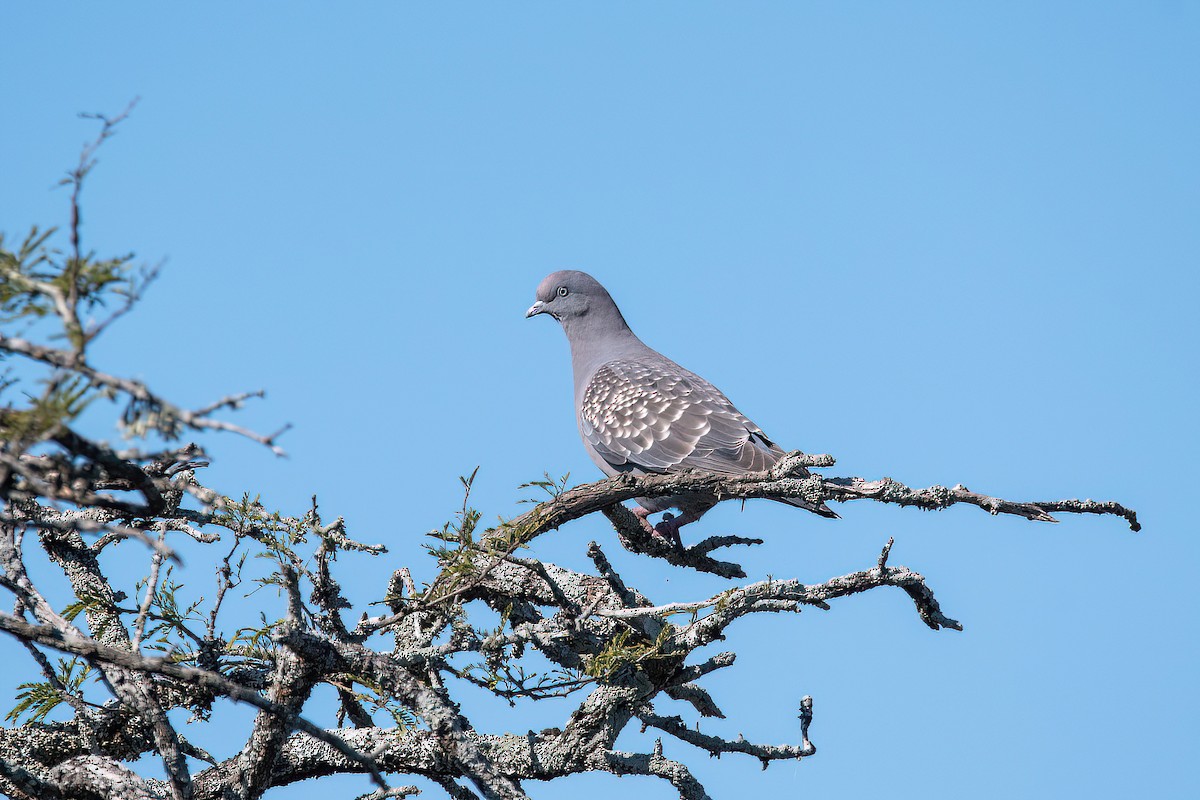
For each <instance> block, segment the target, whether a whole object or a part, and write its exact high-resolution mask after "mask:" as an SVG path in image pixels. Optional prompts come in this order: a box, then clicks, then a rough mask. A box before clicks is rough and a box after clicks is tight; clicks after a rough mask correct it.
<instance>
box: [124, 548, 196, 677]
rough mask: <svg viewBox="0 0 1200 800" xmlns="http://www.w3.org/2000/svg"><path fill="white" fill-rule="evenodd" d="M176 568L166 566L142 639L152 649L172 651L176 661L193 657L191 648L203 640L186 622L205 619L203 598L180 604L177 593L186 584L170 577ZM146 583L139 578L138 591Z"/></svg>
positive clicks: (152, 602)
mask: <svg viewBox="0 0 1200 800" xmlns="http://www.w3.org/2000/svg"><path fill="white" fill-rule="evenodd" d="M173 569H174V567H173V566H168V567H167V571H166V574H165V575H164V576H163V578H162V579H161V580H160V581H159V584H158V589H157V591H155V592H154V596H153V597H152V598H151V600H150V608H151V609H152V610H153V611H154V614H153V616H152V617H151V620H152V621H151V624H150V625H149V626H147V628H146V632H145V637H144V639H143V642H144V643H145V645H146V647H147V648H149V649H151V650H159V651H162V652H171V653H173V654H174V656H173V657H174V658H175V660H177V661H183V660H187V659H190V658H191V653H190V647H191V646H192V645H193V644H198V643H199V641H200V640H199V637H197V636H196V634H194V633H192V631H191V630H190V629H189V628H188V626H187V624H186V623H187V622H188V621H191V622H198V623H202V622H203V621H204V618H203V617H202V616H201V615H200V613H199V608H200V606H201V605H202V604H203V603H204V598H203V597H201V598H199V599H197V600H195V601H194V602H192V603H189V604H188V605H186V606H181V605H180V603H179V598H178V594H179V590H180V589H182V588H183V584H182V583H179V582H178V581H174V580H172V579H171V574H172V570H173ZM144 586H145V581H138V584H137V590H138V592H139V593H140V592H141V590H142V589H143V588H144Z"/></svg>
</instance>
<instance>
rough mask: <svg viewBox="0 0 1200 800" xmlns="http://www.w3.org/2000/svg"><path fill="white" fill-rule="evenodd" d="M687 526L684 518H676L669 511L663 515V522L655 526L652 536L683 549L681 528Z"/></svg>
mask: <svg viewBox="0 0 1200 800" xmlns="http://www.w3.org/2000/svg"><path fill="white" fill-rule="evenodd" d="M685 524H686V522H684V521H683V517H676V516H675V515H674V514H672V513H671V512H669V511H668V512H667V513H666V514H663V518H662V522H660V523H658V524H657V525H655V526H654V528H653V529H652V530H653V533H652V534H651V535H652V536H654V538H656V539H660V540H662V541H664V542H666V543H667V544H669V545H671V546H673V547H676V548H680V549H682V548H683V540H682V539H680V538H679V528H680V526H682V525H685Z"/></svg>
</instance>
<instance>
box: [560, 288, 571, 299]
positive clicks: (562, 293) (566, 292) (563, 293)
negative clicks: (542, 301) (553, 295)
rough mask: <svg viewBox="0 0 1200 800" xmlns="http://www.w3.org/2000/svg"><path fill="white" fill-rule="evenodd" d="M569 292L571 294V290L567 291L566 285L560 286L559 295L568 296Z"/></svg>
mask: <svg viewBox="0 0 1200 800" xmlns="http://www.w3.org/2000/svg"><path fill="white" fill-rule="evenodd" d="M568 294H570V292H568V291H567V287H565V286H560V287H558V296H559V297H566V296H567V295H568Z"/></svg>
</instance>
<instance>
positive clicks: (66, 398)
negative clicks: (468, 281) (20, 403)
mask: <svg viewBox="0 0 1200 800" xmlns="http://www.w3.org/2000/svg"><path fill="white" fill-rule="evenodd" d="M95 396H96V395H95V393H94V392H92V391H90V387H89V385H88V382H87V381H85V380H84V379H83V378H78V377H76V378H67V379H57V378H56V379H51V380H48V381H46V390H45V392H43V393H42V396H41V397H34V398H30V404H29V406H28V407H27V408H23V409H13V408H7V409H0V438H3V439H6V440H13V441H24V442H36V441H40V440H41V439H43V438H45V437H46V436H48V435H51V434H52V433H53V432H54V431H55V430H57V429H58V427H59V425H61V424H63V423H65V422H70V421H71V420H74V419H75V418H76V417H78V416H79V415H80V414H82V413H83V410H84V409H85V408H87V405H88V403H90V402H91V401H92V399H93V398H94V397H95Z"/></svg>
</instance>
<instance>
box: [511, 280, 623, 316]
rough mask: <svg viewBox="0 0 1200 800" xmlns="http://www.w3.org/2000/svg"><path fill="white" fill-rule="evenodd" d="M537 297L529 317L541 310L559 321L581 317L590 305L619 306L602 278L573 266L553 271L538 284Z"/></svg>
mask: <svg viewBox="0 0 1200 800" xmlns="http://www.w3.org/2000/svg"><path fill="white" fill-rule="evenodd" d="M534 299H535V300H537V302H536V303H534V304H533V305H532V306H530V307H529V310H528V311H526V312H525V317H526V319H528V318H529V317H535V316H537V315H538V314H549V315H550V316H552V317H554V318H555V319H556V320H558V321H559V322H563V321H564V320H570V319H573V318H576V317H581V316H583V315H584V314H586V313H588V310H589V309H592V308H594V307H597V306H604V307H606V308H607V307H612V308H614V309H615V308H616V306H615V304H614V303H613V301H612V298H611V297H609V294H608V291H607V290H605V288H604V287H603V286H601V285H600V282H599V281H597V280H596V279H595V278H593V277H592V276H591V275H588V274H587V273H586V272H578V271H576V270H573V269H564V270H559V271H558V272H552V273H550V274H549V275H547V276H546V277H545V278H543V279H542V282H541V283H540V284H538V288H537V293H536V294H535V295H534Z"/></svg>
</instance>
